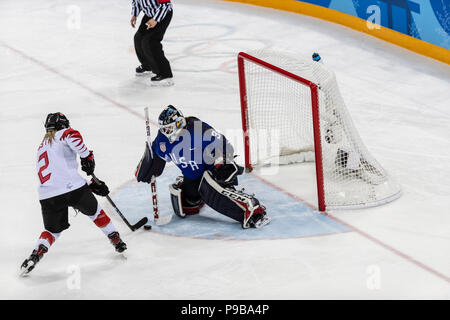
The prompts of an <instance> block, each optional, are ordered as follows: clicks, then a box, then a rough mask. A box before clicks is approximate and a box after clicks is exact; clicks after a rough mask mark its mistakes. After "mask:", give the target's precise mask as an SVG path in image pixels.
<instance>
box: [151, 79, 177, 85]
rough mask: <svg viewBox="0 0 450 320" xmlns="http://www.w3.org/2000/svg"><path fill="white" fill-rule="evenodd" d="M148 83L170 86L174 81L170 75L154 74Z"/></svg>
mask: <svg viewBox="0 0 450 320" xmlns="http://www.w3.org/2000/svg"><path fill="white" fill-rule="evenodd" d="M150 84H151V86H152V87H170V86H173V85H174V84H175V83H174V82H173V79H172V77H163V76H154V77H152V78H151V82H150Z"/></svg>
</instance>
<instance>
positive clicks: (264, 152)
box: [244, 50, 401, 210]
mask: <svg viewBox="0 0 450 320" xmlns="http://www.w3.org/2000/svg"><path fill="white" fill-rule="evenodd" d="M248 54H249V55H251V56H253V57H256V58H258V59H260V60H263V61H265V62H267V63H269V64H271V65H274V66H276V67H279V68H281V69H283V70H285V71H288V72H290V73H292V74H295V75H297V76H300V77H302V78H305V79H307V80H309V81H311V82H313V83H315V84H316V85H318V87H319V106H318V107H319V119H320V121H319V127H320V136H321V137H320V140H321V146H322V148H321V154H322V163H323V166H322V168H321V170H322V172H323V192H324V198H325V199H324V201H325V205H326V208H327V209H328V210H331V209H338V208H355V207H357V208H359V207H368V206H375V205H380V204H383V203H386V202H389V201H392V200H394V199H396V198H397V197H399V196H400V193H401V189H400V186H399V185H398V184H397V183H396V182H395V181H394V180H393V179H392V178H391V177H390V176H389V175H388V173H387V172H386V171H385V170H384V169H383V167H382V166H381V165H380V164H379V163H378V162H377V161H376V160H375V158H374V157H372V156H371V154H370V153H369V152H368V150H367V149H366V147H365V146H364V144H363V143H362V141H361V138H360V137H359V134H358V132H357V131H356V129H355V126H354V125H353V122H352V120H351V118H350V115H349V113H348V111H347V108H346V107H345V103H344V101H343V99H342V97H341V94H340V92H339V88H338V85H337V82H336V78H335V75H334V73H333V71H332V70H331V69H329V68H328V67H327V66H325V65H324V64H322V63H318V62H314V61H312V59H311V58H310V59H302V58H299V57H298V56H296V55H293V54H289V53H284V52H283V53H281V52H275V51H269V50H263V51H254V52H249V53H248ZM244 70H245V71H244V75H245V84H246V98H247V113H248V134H249V141H250V143H249V145H250V152H249V153H250V162H251V164H252V165H253V166H263V165H278V164H289V163H298V162H305V161H314V159H315V156H314V148H315V146H314V136H313V118H312V102H311V89H310V87H309V86H307V85H305V84H302V83H300V82H298V81H296V80H293V79H292V78H290V77H289V76H286V75H283V74H280V73H278V72H275V71H274V70H271V69H270V68H267V67H263V66H260V65H258V64H257V63H255V62H253V61H250V60H248V59H244ZM319 200H320V199H319Z"/></svg>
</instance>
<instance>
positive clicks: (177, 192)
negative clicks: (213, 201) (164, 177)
mask: <svg viewBox="0 0 450 320" xmlns="http://www.w3.org/2000/svg"><path fill="white" fill-rule="evenodd" d="M190 184H191V181H189V180H188V181H187V184H186V183H184V179H183V177H182V176H180V177H178V178H177V180H176V182H175V183H174V184H172V185H170V186H169V191H170V199H171V203H172V208H173V211H174V212H175V214H176V215H177V216H179V217H180V218H184V217H186V215H194V214H197V213H200V209H201V208H202V207H203V206H204V205H205V202H204V201H203V200H201V199H198V200H189V198H187V197H186V196H185V193H188V194H189V193H190V194H191V196H193V195H195V194H196V193H198V192H197V191H195V192H186V191H185V187H186V186H187V187H189V186H190ZM197 184H198V183H197Z"/></svg>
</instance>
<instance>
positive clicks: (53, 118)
mask: <svg viewBox="0 0 450 320" xmlns="http://www.w3.org/2000/svg"><path fill="white" fill-rule="evenodd" d="M44 127H45V129H46V130H47V131H48V130H56V131H58V130H61V129H64V128H69V127H70V122H69V119H67V117H66V116H65V115H64V114H62V113H61V112H55V113H49V114H48V115H47V119H45V124H44Z"/></svg>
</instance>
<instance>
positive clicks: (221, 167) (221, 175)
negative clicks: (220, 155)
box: [211, 159, 244, 185]
mask: <svg viewBox="0 0 450 320" xmlns="http://www.w3.org/2000/svg"><path fill="white" fill-rule="evenodd" d="M243 172H244V168H243V167H241V166H239V165H238V164H236V162H234V161H231V162H229V163H224V162H223V160H222V159H218V160H216V163H215V164H214V168H213V169H212V170H211V174H212V176H213V178H214V180H216V181H217V183H219V184H221V185H237V176H238V175H241V174H242V173H243Z"/></svg>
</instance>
